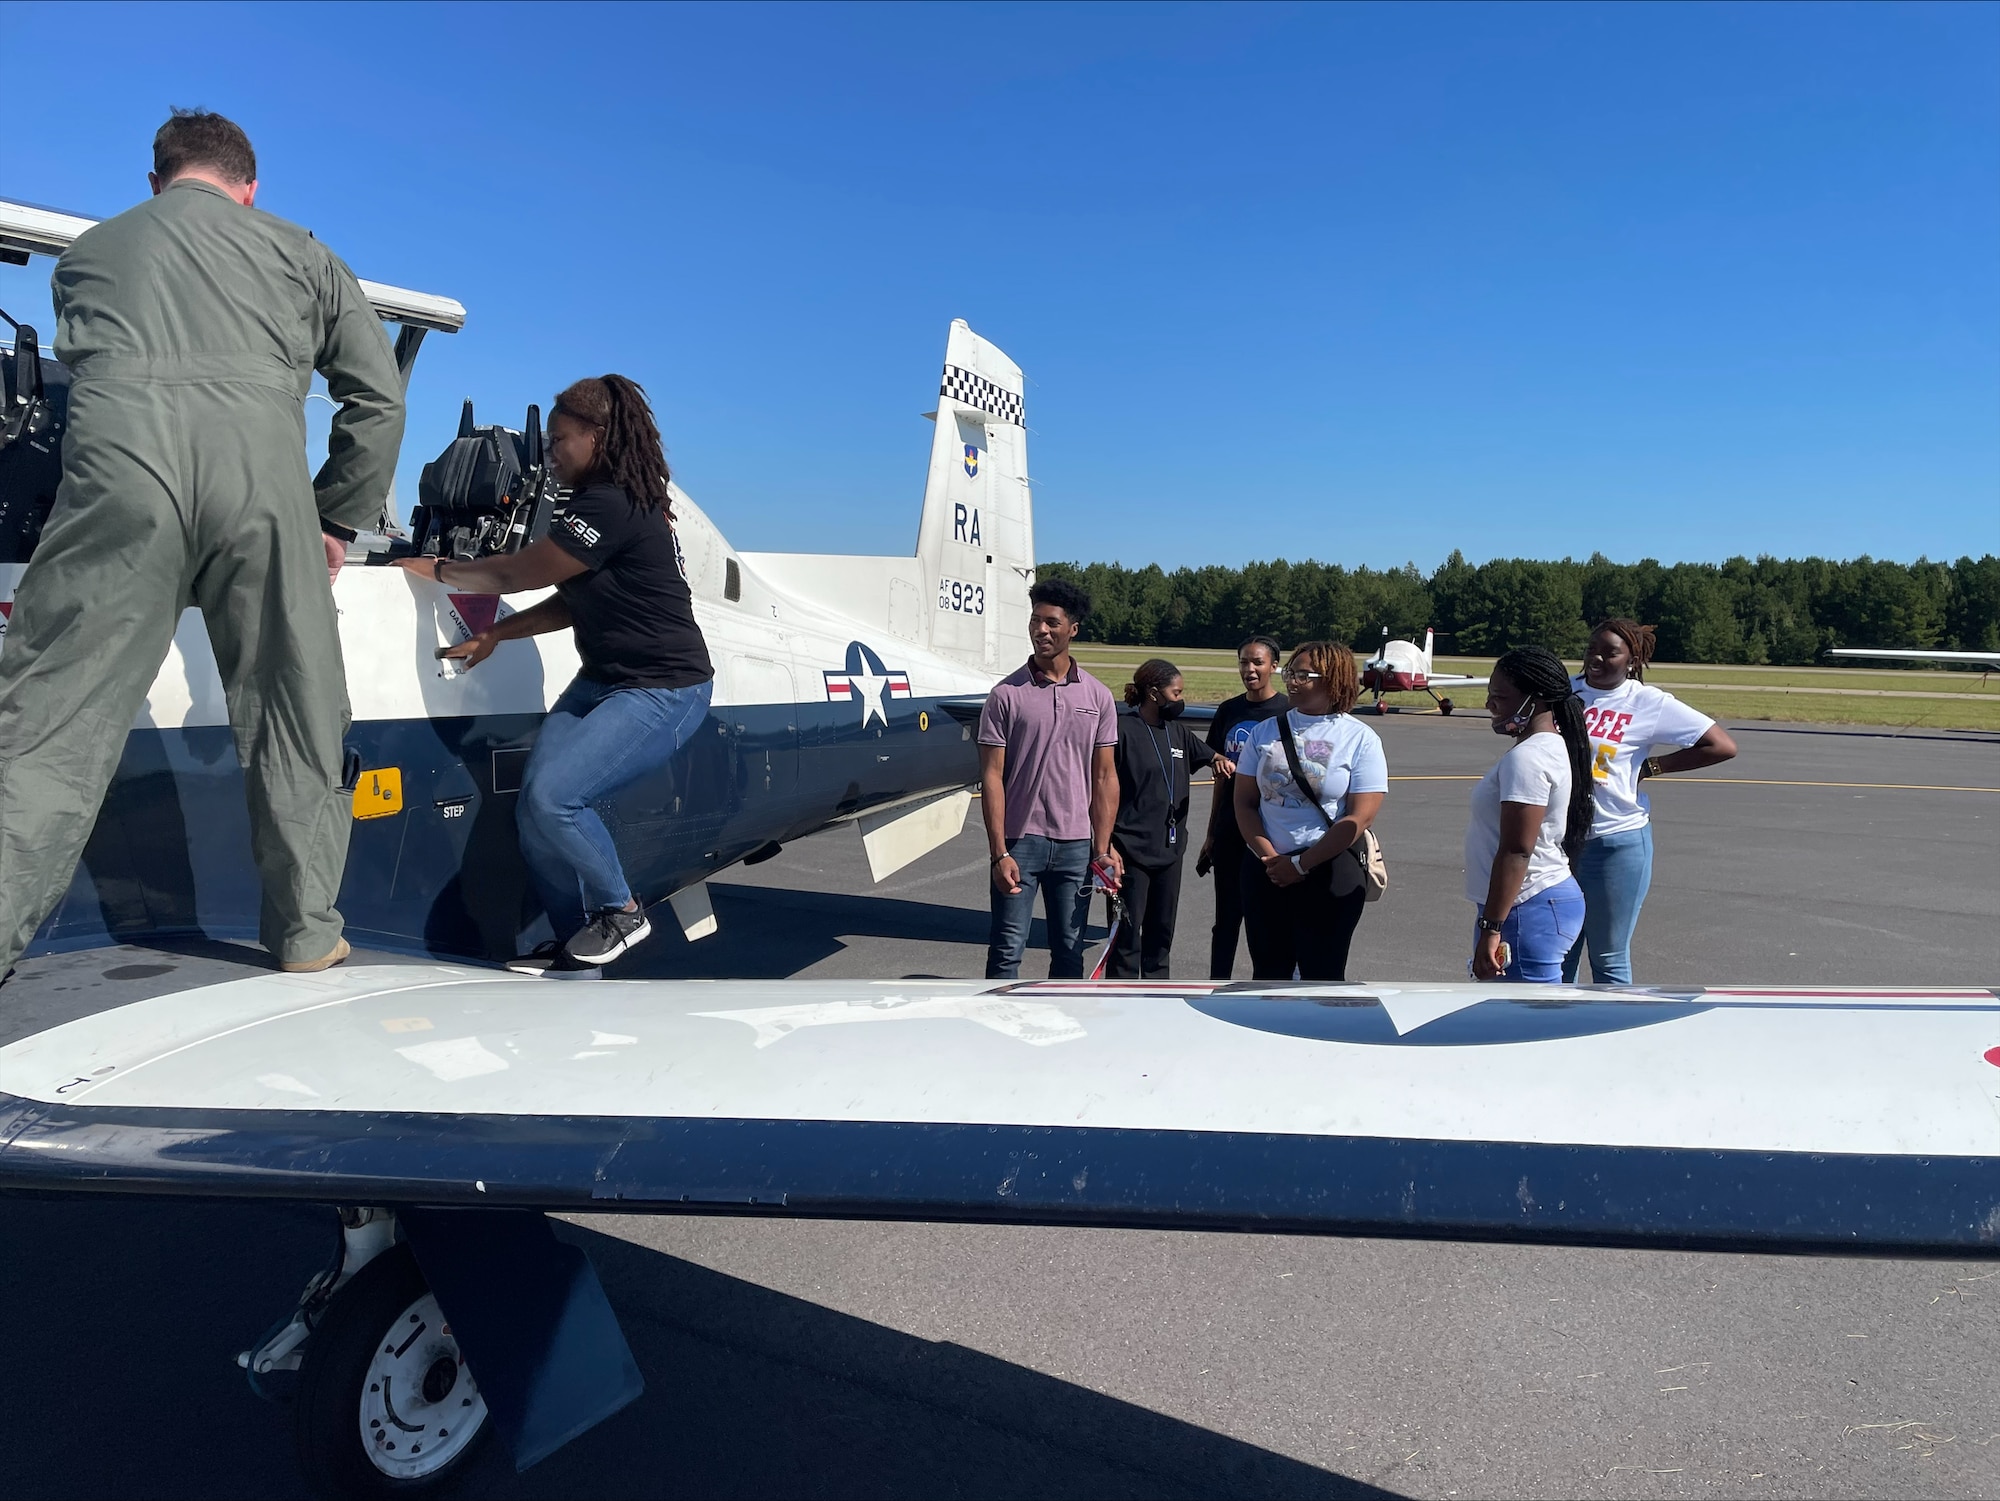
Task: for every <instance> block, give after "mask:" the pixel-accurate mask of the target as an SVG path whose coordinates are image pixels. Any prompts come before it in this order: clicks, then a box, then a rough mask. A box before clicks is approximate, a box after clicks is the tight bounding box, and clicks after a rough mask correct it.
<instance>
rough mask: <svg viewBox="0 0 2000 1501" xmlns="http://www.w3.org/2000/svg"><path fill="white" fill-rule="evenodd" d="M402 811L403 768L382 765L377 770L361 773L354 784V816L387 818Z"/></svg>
mask: <svg viewBox="0 0 2000 1501" xmlns="http://www.w3.org/2000/svg"><path fill="white" fill-rule="evenodd" d="M402 811H403V769H402V768H401V767H400V766H384V767H382V768H381V769H380V770H378V771H364V772H362V773H361V780H360V781H359V782H357V783H355V784H354V816H355V817H356V818H387V817H388V816H389V815H390V814H391V813H401V812H402Z"/></svg>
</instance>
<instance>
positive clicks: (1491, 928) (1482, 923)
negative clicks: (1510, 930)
mask: <svg viewBox="0 0 2000 1501" xmlns="http://www.w3.org/2000/svg"><path fill="white" fill-rule="evenodd" d="M1506 926H1507V919H1506V918H1504V917H1503V918H1501V919H1500V921H1498V922H1495V921H1494V920H1493V919H1492V918H1490V917H1482V918H1480V919H1479V931H1480V932H1482V933H1498V932H1500V931H1501V930H1502V929H1504V928H1505V927H1506Z"/></svg>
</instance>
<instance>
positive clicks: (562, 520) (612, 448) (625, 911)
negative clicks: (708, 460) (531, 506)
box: [400, 375, 715, 978]
mask: <svg viewBox="0 0 2000 1501" xmlns="http://www.w3.org/2000/svg"><path fill="white" fill-rule="evenodd" d="M548 453H549V465H550V467H551V469H552V470H553V471H554V473H555V477H556V479H557V480H558V482H560V483H561V484H563V485H564V486H566V487H568V489H569V490H570V492H571V493H570V495H569V496H568V498H567V499H565V500H564V501H563V503H562V504H561V506H560V507H558V508H557V510H556V511H555V513H554V515H553V516H552V517H551V518H550V521H549V531H548V535H547V536H546V537H543V538H542V539H540V540H539V541H536V542H533V543H531V544H529V545H528V546H527V547H524V548H523V549H521V551H519V552H517V553H505V554H502V555H499V556H497V557H490V558H481V559H478V560H477V561H473V562H454V561H452V560H451V559H448V558H442V559H441V558H404V559H401V560H400V563H401V566H402V567H404V568H407V569H409V570H410V571H411V572H413V573H416V574H418V575H420V576H422V577H426V578H430V579H433V580H435V581H436V582H438V583H440V584H445V585H447V586H448V587H450V588H452V589H454V590H461V591H467V592H473V593H481V594H512V593H516V592H519V591H521V590H524V589H543V588H547V587H548V586H550V585H554V586H555V591H556V592H555V593H554V594H553V595H551V596H550V597H549V598H547V599H545V600H543V601H541V603H539V604H536V605H533V606H531V607H530V608H528V609H525V610H522V611H520V612H518V613H516V614H512V615H508V616H505V617H503V618H501V619H498V620H495V621H494V622H493V624H492V625H491V626H489V627H488V628H487V629H486V630H483V631H481V632H480V633H479V634H478V635H476V636H473V637H472V638H471V639H470V640H467V641H461V642H459V643H458V645H456V646H454V647H450V648H447V649H446V650H445V651H443V652H441V653H440V654H439V655H441V656H444V657H451V658H456V659H457V660H459V661H461V662H463V663H464V664H465V666H466V667H467V668H468V669H470V668H473V667H476V666H478V665H479V664H480V663H481V662H483V661H485V660H486V659H487V658H488V657H489V656H491V655H492V654H493V650H494V648H495V647H496V646H498V645H499V644H500V643H501V642H502V641H516V640H519V639H521V638H522V637H525V636H539V635H543V634H545V633H547V632H549V631H559V630H564V629H572V630H574V631H575V632H576V650H577V655H578V656H579V657H580V658H582V661H583V670H582V671H581V672H579V673H578V674H577V676H576V679H575V681H574V682H572V683H571V684H570V685H569V687H568V688H567V689H566V690H565V691H564V692H563V695H562V697H561V698H559V699H557V700H556V703H555V707H554V708H552V709H550V710H549V713H548V718H547V719H545V720H544V721H543V723H542V732H541V735H540V737H539V738H538V739H537V740H536V742H535V748H534V751H533V752H532V753H531V754H530V755H529V757H528V765H527V769H526V771H525V772H524V773H523V776H522V781H521V793H520V798H519V801H518V802H517V804H516V806H515V813H514V817H515V824H516V827H517V828H518V830H519V833H520V840H521V854H522V856H523V857H524V858H525V859H526V861H527V864H528V871H529V874H530V875H531V876H532V877H533V878H534V882H535V886H536V889H537V890H538V891H539V892H540V894H541V898H542V904H543V906H544V907H545V908H546V909H547V911H548V914H549V923H550V926H551V927H552V928H553V929H554V932H555V937H554V939H552V940H551V941H550V942H547V943H544V944H542V945H541V946H540V947H538V948H537V949H535V950H534V952H532V953H529V954H523V955H521V956H520V957H519V958H518V959H515V960H512V961H510V962H509V964H508V966H507V967H508V968H509V969H513V970H519V971H521V972H523V973H528V974H540V973H548V974H551V975H561V976H565V977H568V978H587V977H592V976H595V975H596V974H597V973H598V970H599V967H600V966H601V965H604V964H606V963H608V962H609V961H610V960H612V959H615V958H617V957H618V956H619V955H620V954H622V953H624V952H625V951H626V950H627V949H629V948H631V947H632V946H633V945H634V944H636V943H639V942H640V941H641V940H643V939H644V938H645V937H646V936H647V935H648V934H649V933H651V932H652V927H651V925H650V924H649V923H648V922H647V921H646V913H645V909H644V908H643V907H642V906H641V905H640V904H639V902H638V900H637V899H636V898H635V897H634V896H633V894H632V889H631V887H630V886H629V885H628V884H627V883H626V880H625V872H624V870H623V868H622V867H621V866H620V865H619V862H618V851H617V849H616V848H615V847H614V846H613V844H612V842H611V834H610V832H609V831H608V830H607V829H606V828H605V827H604V820H603V819H602V818H600V817H599V816H598V815H597V812H596V810H595V808H594V807H593V806H592V804H594V803H596V802H597V801H599V800H600V799H603V798H606V797H609V796H610V795H611V794H612V793H614V792H616V791H618V789H619V788H621V787H625V786H628V785H630V784H631V783H632V782H635V781H637V780H638V779H639V778H640V777H642V776H644V775H646V774H647V773H648V772H651V771H655V770H657V769H658V768H660V767H661V766H664V765H665V764H666V763H667V762H668V761H669V760H671V759H672V757H673V755H674V753H675V752H676V751H678V750H679V749H680V748H681V747H682V746H683V745H685V744H687V742H688V740H689V739H690V738H691V737H692V736H693V735H694V732H695V731H696V730H697V729H698V728H699V727H700V726H701V724H702V722H703V720H704V719H705V718H706V717H707V715H708V702H709V693H710V690H711V689H712V687H713V679H714V676H715V671H714V668H713V667H711V666H710V664H709V660H708V647H707V644H706V643H705V642H704V641H703V639H702V634H701V627H700V626H699V625H697V624H696V623H695V618H694V597H693V595H692V594H691V593H690V591H689V589H688V584H687V575H686V573H685V571H684V569H683V568H682V565H681V555H680V543H679V542H678V541H677V540H676V539H675V537H674V530H673V519H674V518H673V511H672V508H671V506H670V503H669V499H668V493H667V460H666V454H665V452H664V451H663V449H662V448H661V446H660V433H659V429H658V428H657V427H655V426H654V424H653V413H652V409H651V407H650V406H649V405H648V404H647V402H646V393H645V392H644V391H642V390H641V389H640V388H639V386H638V385H637V384H636V383H635V382H633V381H630V380H627V379H626V378H625V377H624V376H622V375H606V376H602V377H595V378H592V379H588V380H580V381H578V382H577V383H576V384H575V385H573V386H571V387H570V388H569V389H568V390H566V391H564V392H563V393H562V395H560V396H558V397H557V398H556V403H555V408H554V410H553V411H552V412H551V414H550V416H549V449H548Z"/></svg>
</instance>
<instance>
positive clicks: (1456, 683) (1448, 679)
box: [1425, 672, 1493, 688]
mask: <svg viewBox="0 0 2000 1501" xmlns="http://www.w3.org/2000/svg"><path fill="white" fill-rule="evenodd" d="M1425 681H1426V682H1428V684H1429V685H1430V686H1431V687H1433V688H1484V687H1485V686H1486V685H1487V684H1488V683H1490V682H1492V681H1493V680H1492V679H1491V678H1471V677H1467V676H1465V675H1464V674H1463V673H1457V672H1434V673H1432V674H1431V675H1430V676H1429V678H1427V679H1426V680H1425Z"/></svg>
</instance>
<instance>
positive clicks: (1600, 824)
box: [1562, 617, 1736, 985]
mask: <svg viewBox="0 0 2000 1501" xmlns="http://www.w3.org/2000/svg"><path fill="white" fill-rule="evenodd" d="M1652 660H1653V628H1652V627H1651V626H1650V625H1640V624H1639V623H1638V622H1637V621H1636V620H1626V619H1624V618H1623V617H1613V618H1612V619H1610V620H1606V621H1602V622H1600V623H1599V625H1598V627H1597V629H1595V630H1594V631H1592V632H1591V633H1590V646H1589V648H1588V649H1587V650H1586V651H1585V652H1584V657H1583V673H1582V675H1581V676H1580V677H1577V678H1575V679H1573V680H1572V682H1573V684H1574V686H1575V688H1576V691H1577V693H1578V695H1579V696H1580V697H1581V698H1582V700H1583V721H1584V726H1585V728H1586V729H1588V730H1589V731H1590V745H1591V760H1590V781H1591V793H1592V800H1593V801H1594V803H1595V804H1596V810H1597V811H1596V816H1595V817H1594V818H1593V819H1592V820H1591V825H1590V842H1589V843H1588V844H1586V845H1584V847H1583V852H1582V853H1581V854H1580V855H1578V856H1577V859H1576V884H1577V885H1578V886H1580V887H1581V888H1582V889H1583V904H1584V906H1583V934H1582V936H1581V937H1579V938H1578V939H1577V940H1576V942H1575V943H1573V944H1571V945H1570V950H1569V953H1568V955H1567V956H1566V957H1565V958H1564V959H1563V969H1562V977H1563V979H1565V980H1571V981H1573V980H1575V979H1576V977H1577V975H1578V974H1579V973H1580V972H1581V970H1582V967H1583V955H1584V952H1585V950H1588V951H1589V953H1590V978H1591V979H1592V980H1594V981H1596V982H1597V983H1598V984H1600V985H1630V984H1631V983H1632V932H1633V930H1634V929H1635V928H1637V927H1638V926H1639V909H1640V907H1642V906H1644V905H1645V901H1646V889H1647V888H1648V887H1649V886H1651V885H1652V882H1653V816H1652V804H1651V802H1650V801H1649V800H1648V798H1647V797H1646V794H1645V793H1643V792H1641V791H1640V790H1639V784H1640V783H1641V782H1643V781H1645V780H1646V779H1647V778H1649V777H1657V776H1663V775H1665V774H1666V773H1668V772H1672V771H1694V770H1695V769H1697V768H1698V767H1703V766H1714V765H1716V764H1717V763H1718V762H1722V761H1727V760H1729V759H1730V758H1732V757H1733V756H1734V755H1735V754H1736V742H1735V740H1733V739H1732V738H1730V734H1729V732H1728V731H1727V730H1725V729H1724V728H1723V727H1722V726H1721V725H1719V724H1717V723H1716V722H1715V721H1714V720H1712V719H1710V718H1709V717H1708V716H1707V715H1706V714H1704V713H1702V712H1701V711H1700V710H1699V709H1692V708H1689V707H1688V706H1687V705H1686V704H1684V703H1682V702H1681V701H1680V700H1679V699H1677V698H1675V697H1674V696H1673V695H1672V694H1671V693H1668V692H1666V691H1665V690H1663V689H1660V688H1653V687H1649V686H1648V685H1647V683H1646V681H1645V677H1646V665H1647V664H1648V663H1649V662H1651V661H1652ZM1656 745H1671V746H1678V747H1680V748H1679V749H1677V750H1675V751H1673V752H1672V753H1671V754H1669V755H1665V756H1655V755H1653V754H1652V748H1653V747H1654V746H1656Z"/></svg>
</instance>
